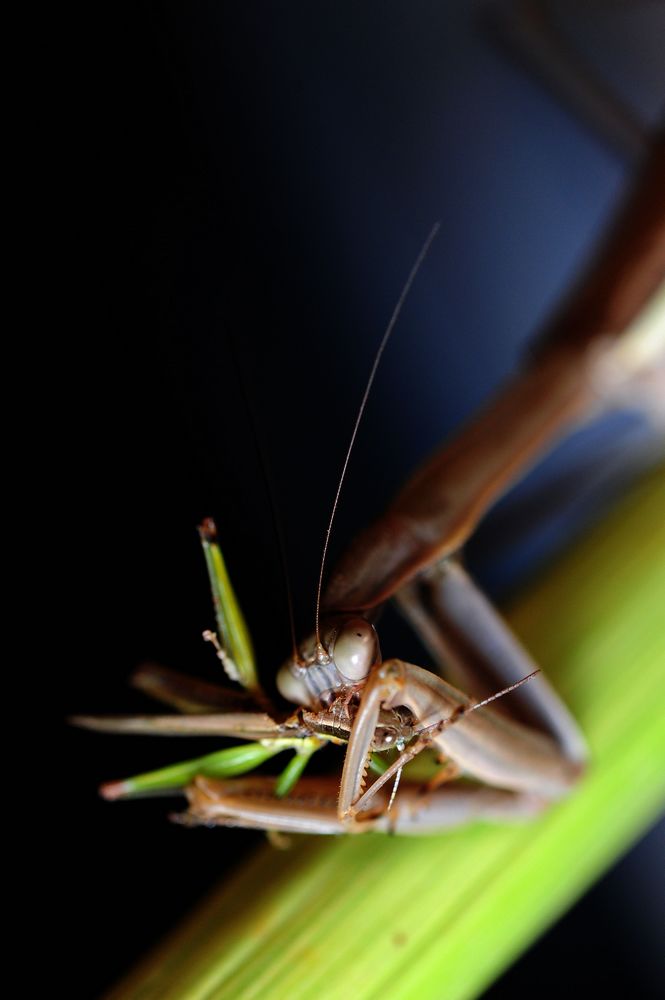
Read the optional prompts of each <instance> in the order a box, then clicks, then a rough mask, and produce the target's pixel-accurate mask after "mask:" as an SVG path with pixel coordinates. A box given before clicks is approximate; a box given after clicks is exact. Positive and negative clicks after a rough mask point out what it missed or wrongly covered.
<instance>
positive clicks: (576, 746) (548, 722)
mask: <svg viewBox="0 0 665 1000" xmlns="http://www.w3.org/2000/svg"><path fill="white" fill-rule="evenodd" d="M396 600H397V603H398V605H399V607H400V609H401V611H402V612H403V613H404V615H405V616H406V618H407V619H408V620H409V621H410V623H411V624H412V625H413V626H414V628H415V629H416V631H417V632H418V634H419V635H420V637H421V639H422V640H423V642H424V644H425V646H426V647H427V648H428V650H429V652H430V653H431V655H432V656H433V658H434V660H435V662H436V664H437V666H438V668H439V669H440V670H441V672H442V673H443V674H445V676H450V679H451V680H452V681H453V682H454V683H456V684H459V685H460V686H462V687H464V689H465V690H467V691H471V692H472V693H473V695H474V696H475V697H478V698H485V697H487V696H488V695H489V694H491V693H492V692H494V691H496V690H497V689H499V688H502V687H506V686H507V685H509V684H514V683H515V682H516V681H518V680H520V679H521V678H522V677H526V676H527V675H528V674H530V673H532V672H533V671H534V670H536V665H535V663H534V661H533V660H532V659H531V657H530V656H529V654H528V653H527V651H526V650H525V649H524V647H523V646H522V645H521V644H520V642H519V640H518V639H517V637H516V636H515V635H514V634H513V633H512V632H511V630H510V628H509V627H508V625H507V624H506V622H505V621H504V620H503V618H502V617H501V616H500V615H499V613H498V612H497V611H496V610H495V608H494V607H493V605H492V604H491V602H490V601H489V600H488V599H487V597H485V595H484V594H483V593H482V591H481V590H480V588H479V587H477V586H476V584H475V583H474V582H473V580H472V579H471V577H470V576H469V574H468V573H467V572H466V570H465V569H464V567H463V566H462V565H461V564H460V562H459V561H458V560H457V559H446V560H443V561H442V562H440V563H438V564H437V565H436V566H434V567H432V568H431V569H430V570H428V571H427V572H426V573H424V574H422V575H421V576H420V577H419V578H418V579H417V580H415V581H413V582H411V583H409V584H407V585H406V586H405V587H403V588H402V589H401V590H400V591H399V592H398V594H397V595H396ZM500 708H501V709H505V710H507V711H510V712H511V714H512V715H515V716H517V717H518V718H520V720H521V721H523V722H526V723H527V724H528V725H534V726H536V727H537V728H538V729H540V730H542V731H543V732H545V733H547V734H548V736H551V737H552V738H553V739H554V740H555V741H556V743H557V744H558V746H559V747H560V749H561V753H562V754H563V755H564V756H566V757H567V758H568V759H569V760H571V761H573V762H576V763H582V762H583V761H585V760H586V756H587V752H586V744H585V742H584V737H583V736H582V734H581V732H580V730H579V728H578V726H577V723H576V722H575V720H574V718H573V717H572V715H571V714H570V712H569V711H568V709H567V708H566V707H565V705H564V704H563V702H562V701H561V699H560V698H559V697H558V695H557V694H556V692H555V690H554V688H553V687H552V685H551V684H550V683H549V681H548V680H547V678H546V677H545V676H544V674H543V673H542V672H540V673H538V675H537V676H536V677H534V678H533V679H532V680H531V681H530V682H529V683H528V684H525V685H523V686H521V687H520V688H518V689H517V690H516V691H515V692H514V694H512V695H511V697H510V699H508V701H506V702H505V703H504V704H501V706H500Z"/></svg>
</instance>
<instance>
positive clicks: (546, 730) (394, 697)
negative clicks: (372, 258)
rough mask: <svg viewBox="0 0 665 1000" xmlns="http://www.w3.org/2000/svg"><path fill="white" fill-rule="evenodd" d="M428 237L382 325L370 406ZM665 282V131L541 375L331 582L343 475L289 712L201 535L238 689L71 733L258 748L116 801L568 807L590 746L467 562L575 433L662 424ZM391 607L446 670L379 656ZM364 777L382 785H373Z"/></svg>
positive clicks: (192, 805) (428, 470)
mask: <svg viewBox="0 0 665 1000" xmlns="http://www.w3.org/2000/svg"><path fill="white" fill-rule="evenodd" d="M433 235H434V231H433V233H432V234H430V239H428V241H427V243H426V244H425V246H424V248H423V251H422V252H421V255H420V257H419V259H418V261H417V262H416V264H415V265H414V268H413V270H412V272H411V275H410V276H409V279H408V281H407V283H406V285H405V288H404V291H403V293H402V296H401V297H400V301H399V302H398V305H397V308H396V310H395V313H394V315H393V318H392V320H391V322H390V324H389V326H388V328H387V330H386V334H385V336H384V339H383V341H382V344H381V347H380V349H379V353H378V355H377V358H376V361H375V365H374V368H373V370H372V375H371V376H370V382H369V384H368V387H367V392H368V391H369V388H370V386H371V382H372V379H373V376H374V373H375V371H376V365H377V364H378V361H379V359H380V356H381V353H382V351H383V349H384V347H385V345H386V342H387V338H388V337H389V336H390V333H391V332H392V328H393V326H394V322H395V320H396V319H397V315H398V313H399V310H400V307H401V303H402V302H403V300H404V297H405V295H406V294H407V292H408V291H409V288H410V286H411V284H412V282H413V280H414V278H415V276H416V272H417V270H418V266H419V264H420V262H421V260H422V258H423V256H424V254H425V253H426V251H427V248H428V245H429V242H430V240H431V238H432V236H433ZM664 279H665V144H664V142H663V138H662V137H661V138H659V139H657V140H656V141H655V142H654V144H653V149H652V152H651V154H650V156H649V158H648V161H647V163H646V165H645V167H644V169H643V172H642V174H641V177H640V179H639V181H638V183H637V184H636V186H635V189H634V191H633V192H632V194H631V196H630V198H629V199H628V201H627V203H626V205H625V206H624V208H623V210H622V211H621V213H620V214H619V216H618V218H617V219H616V220H615V224H614V227H613V230H612V232H611V234H610V236H609V238H608V239H607V240H606V241H605V242H604V243H603V245H602V247H601V249H600V252H599V253H598V255H597V257H596V258H595V260H594V261H593V262H592V264H591V267H590V268H589V270H588V271H587V273H586V275H585V276H584V279H583V281H582V282H581V283H580V285H579V287H578V289H577V290H576V291H575V292H574V294H573V296H572V297H571V298H570V299H569V301H568V302H567V303H566V304H565V305H564V307H563V309H562V311H561V312H560V313H559V315H558V316H557V317H556V318H555V320H554V322H553V323H552V325H551V327H550V329H549V330H548V331H546V334H545V336H544V337H543V338H542V340H541V342H540V344H539V347H538V349H537V350H536V351H535V352H534V353H533V355H532V357H531V359H530V361H529V362H528V364H526V365H525V367H524V369H523V370H522V372H521V373H520V374H518V375H517V376H516V377H515V378H514V379H513V380H512V381H511V382H510V383H509V384H508V385H506V386H505V388H504V389H503V390H502V391H501V392H500V393H499V394H498V395H497V397H496V398H495V399H494V400H493V401H492V402H490V403H489V405H488V406H487V407H486V408H485V409H484V410H483V411H482V412H481V413H480V414H479V415H478V416H477V417H476V418H475V419H474V420H472V422H471V423H470V424H468V425H467V426H466V427H465V428H463V429H462V430H461V432H459V433H458V435H457V436H456V437H454V438H453V439H452V440H451V441H450V442H448V443H446V444H444V445H443V447H442V448H441V449H439V450H438V451H437V452H436V453H435V454H434V455H433V457H432V458H430V459H429V461H428V462H426V463H425V465H423V466H422V467H421V468H420V469H419V470H418V471H417V472H416V473H415V474H414V475H413V477H412V478H411V479H410V480H409V481H408V482H407V484H406V485H405V487H404V488H403V489H402V490H401V491H400V493H399V494H398V496H397V497H396V498H395V500H394V501H393V502H392V503H391V504H390V506H389V507H388V509H387V510H386V512H385V513H384V514H383V515H382V516H381V517H380V518H379V519H378V520H377V521H375V522H374V523H373V524H372V525H371V526H370V527H369V528H368V529H367V530H366V531H365V532H364V533H362V534H361V535H360V536H359V537H358V538H357V539H356V540H355V541H354V542H353V544H352V545H351V547H350V548H349V549H348V550H347V552H346V553H345V554H344V555H343V556H342V558H341V560H340V562H339V563H338V565H337V567H336V569H335V570H334V571H333V573H332V574H331V575H330V578H329V580H328V583H327V586H326V587H325V588H323V577H324V568H325V555H326V550H327V541H328V537H329V534H330V529H331V526H332V519H333V517H334V512H335V507H336V502H337V498H338V497H339V489H341V485H342V481H343V478H344V472H343V474H342V478H341V480H340V486H339V489H338V494H337V498H336V501H335V505H334V506H333V515H332V516H331V521H330V524H329V526H328V533H327V536H326V545H325V546H324V556H323V559H322V564H321V574H320V578H319V593H318V596H317V605H316V621H315V628H314V632H313V634H312V635H311V636H309V637H308V638H306V639H305V641H304V642H302V643H295V642H294V648H293V651H292V654H291V656H290V657H289V659H288V660H287V661H286V662H285V663H284V664H283V665H282V667H281V669H280V671H279V673H278V677H277V688H278V690H279V693H280V695H281V696H282V698H283V699H284V703H290V707H289V708H284V707H282V708H277V707H276V706H274V705H273V704H272V701H271V699H269V698H268V696H267V695H266V694H265V692H264V691H263V689H262V687H261V686H260V684H259V682H258V679H257V675H256V671H255V669H254V665H253V660H252V654H251V643H250V640H249V637H248V635H247V632H246V627H245V625H244V621H243V619H242V615H241V614H240V611H239V608H238V606H237V602H236V600H235V597H234V595H233V592H232V589H231V587H230V583H229V580H228V576H227V573H226V568H225V566H224V563H223V560H222V557H221V552H220V550H219V548H218V546H217V539H216V530H215V527H214V524H213V523H212V522H205V523H204V524H203V525H202V526H201V529H200V533H201V540H202V543H203V547H204V551H205V553H206V560H207V563H208V569H209V573H210V577H211V582H212V587H213V596H214V598H215V604H216V609H217V612H218V615H217V617H218V628H219V634H215V633H207V634H206V638H208V639H209V640H210V641H211V642H212V643H213V644H214V645H215V646H216V649H217V652H218V655H219V658H220V660H221V661H222V664H223V665H224V667H225V669H226V672H227V674H229V675H230V676H231V677H232V678H233V679H235V680H238V681H240V683H241V686H242V687H243V688H244V691H235V690H229V689H224V688H221V687H217V686H215V685H209V684H204V683H202V682H201V683H199V682H196V681H192V680H191V679H187V678H184V677H182V676H180V675H176V674H174V673H172V672H170V671H166V670H164V669H162V668H156V667H148V668H143V669H142V670H141V671H140V672H139V674H138V675H137V676H136V678H135V683H136V684H137V685H138V686H139V687H141V688H142V689H143V690H145V691H147V692H148V693H151V694H153V695H154V696H156V697H158V698H159V699H160V700H162V701H165V702H167V703H168V704H170V705H171V706H175V707H177V708H179V709H180V710H181V711H183V712H184V714H182V715H162V716H141V717H127V718H122V717H114V718H98V719H95V718H92V717H81V718H78V719H77V720H76V721H77V722H78V723H79V724H82V725H85V726H88V727H90V728H97V729H105V730H113V731H120V732H134V733H174V734H175V733H178V734H191V735H195V734H206V735H219V736H225V737H235V738H242V739H245V740H247V741H248V744H247V746H245V747H231V748H227V749H226V750H222V751H220V752H219V753H218V754H212V755H209V757H208V758H200V759H197V760H195V761H191V762H187V764H186V765H182V766H180V767H178V766H175V767H174V768H170V769H165V770H164V771H163V772H154V773H153V774H150V775H144V776H139V778H137V779H129V780H126V781H120V782H111V783H109V784H107V785H105V786H103V788H102V793H103V794H104V795H105V797H107V798H110V799H114V798H120V797H123V796H125V795H132V794H137V793H141V792H148V791H155V790H163V789H170V788H174V787H181V788H182V790H183V791H184V793H185V795H186V796H187V799H188V803H189V808H188V811H187V812H186V813H184V814H182V815H179V816H178V817H177V818H178V819H179V820H180V821H181V822H183V823H185V824H188V825H197V824H204V825H209V826H215V825H221V826H241V827H250V828H258V829H263V830H267V831H283V832H286V833H313V834H336V833H351V834H357V833H363V832H366V831H368V830H375V831H380V832H392V833H398V834H406V835H408V834H420V833H431V832H437V831H440V830H444V829H449V828H451V827H454V826H457V825H459V824H461V823H465V822H468V821H470V820H474V819H490V820H499V821H511V820H519V819H521V818H525V817H529V816H532V815H535V814H537V813H539V812H540V811H541V810H542V809H544V808H546V807H547V806H548V805H549V804H550V803H552V802H554V801H556V800H557V799H560V798H562V797H563V796H565V795H566V794H568V792H569V791H570V790H571V789H572V788H573V787H574V785H575V783H576V782H577V781H578V780H579V779H580V777H581V776H582V775H583V773H584V767H585V763H586V756H587V752H586V747H585V742H584V737H583V735H582V734H581V733H580V731H579V729H578V727H577V724H576V723H575V720H574V719H573V717H572V716H571V714H570V713H569V711H568V709H567V708H566V707H565V706H564V704H563V703H562V702H561V700H560V699H559V698H558V696H557V694H556V693H555V691H554V690H553V688H552V687H551V686H550V685H549V683H548V682H547V680H546V679H545V677H544V676H543V674H542V673H541V672H538V670H537V668H536V665H535V664H534V663H533V662H532V660H531V659H530V657H529V655H528V653H527V652H526V651H525V650H524V649H523V648H522V647H521V646H520V644H519V642H518V640H517V639H516V638H515V637H514V636H513V635H512V634H511V632H510V631H509V629H508V627H507V625H506V624H505V623H504V622H503V621H502V619H501V617H500V616H499V614H498V613H497V612H496V611H495V610H494V608H493V607H492V605H491V603H490V602H489V600H488V599H487V598H486V597H485V596H484V595H483V593H482V592H481V591H480V589H479V588H478V587H477V585H476V584H475V583H474V581H473V579H472V578H471V577H470V575H469V574H468V573H467V571H466V570H465V568H464V565H463V562H462V558H461V553H462V550H463V547H464V544H465V542H466V541H467V540H468V538H469V537H470V535H471V534H472V532H473V531H474V529H475V527H476V525H477V524H478V522H479V520H480V519H481V517H482V516H483V515H484V513H485V512H486V511H487V510H488V509H489V508H490V507H491V506H492V504H493V503H494V502H495V500H496V499H498V497H499V496H501V495H502V493H504V492H505V491H506V490H507V488H508V487H509V486H510V485H511V484H512V483H513V482H515V481H516V480H517V479H518V478H519V477H520V476H521V475H522V474H523V473H524V472H525V471H526V470H527V469H528V468H530V466H531V465H532V464H533V463H534V462H535V461H536V460H537V459H538V457H539V456H540V455H541V454H543V453H544V452H546V451H547V449H548V448H549V447H551V446H552V444H553V443H554V442H556V441H557V440H558V439H560V438H561V437H562V436H564V435H565V434H566V433H567V432H569V431H571V430H572V429H573V428H575V427H576V426H578V425H579V424H580V423H581V422H583V421H585V420H587V419H589V418H591V417H593V416H595V415H597V414H599V413H601V412H603V410H605V409H607V408H610V407H614V406H621V405H625V404H626V403H630V404H631V405H635V403H636V402H637V405H639V406H640V407H642V408H644V409H646V410H647V411H648V412H650V413H652V414H654V416H655V418H656V419H657V417H658V408H659V405H660V406H661V408H662V398H663V393H664V392H665V387H664V366H665V331H663V330H662V329H657V330H656V333H655V334H654V332H653V327H651V328H649V332H648V333H646V334H645V332H644V329H643V328H641V327H640V326H639V325H636V323H635V321H636V320H637V318H638V316H639V314H640V313H642V311H643V310H644V309H645V308H649V307H650V306H651V305H652V304H653V302H654V301H655V300H656V298H657V296H662V285H663V281H664ZM367 392H366V394H365V400H366V398H367ZM365 400H364V401H363V406H364V402H365ZM362 412H363V407H361V410H360V413H359V415H358V421H357V422H356V430H357V426H358V422H359V420H360V418H361V416H362ZM353 437H355V430H354V435H353ZM352 444H353V438H352V442H351V445H352ZM349 453H350V449H349ZM349 453H347V462H348V455H349ZM345 469H346V463H345ZM388 600H394V601H395V602H396V603H397V605H398V607H399V609H400V610H401V612H402V613H403V615H404V616H405V618H406V619H407V621H408V622H409V623H410V624H411V625H412V626H413V627H414V629H415V630H416V631H417V632H418V633H419V635H420V636H421V638H422V640H423V642H424V644H425V645H426V647H427V648H428V650H429V652H430V654H431V656H432V658H433V660H434V662H435V664H436V667H437V669H438V670H439V671H440V674H441V675H439V673H433V672H431V671H428V670H425V669H423V668H422V667H420V666H416V665H414V664H411V663H408V662H405V661H403V660H401V659H398V658H395V657H391V658H388V659H383V658H382V655H381V651H380V647H379V641H378V636H377V631H376V627H375V626H376V624H377V618H378V615H379V612H380V609H381V607H382V606H383V605H384V604H385V603H386V602H387V601H388ZM444 676H445V677H446V679H443V677H444ZM451 682H453V683H454V684H455V685H456V686H453V683H451ZM499 699H500V700H499ZM331 743H332V744H337V745H341V746H342V747H345V750H344V760H343V767H342V773H341V777H337V776H336V775H333V776H330V777H314V776H311V775H305V776H303V771H304V769H305V767H306V765H307V763H308V761H309V760H310V758H311V757H312V756H313V754H314V753H316V752H317V751H318V750H319V749H321V748H322V747H323V746H326V745H328V744H331ZM284 750H290V751H295V753H294V756H293V758H292V760H291V761H290V763H289V764H288V765H287V766H286V768H285V769H284V771H283V772H282V774H281V775H280V776H279V778H277V779H274V778H272V777H266V776H263V775H261V776H252V775H250V774H248V773H247V772H249V771H250V770H253V769H254V768H255V767H256V766H258V765H259V764H261V763H263V761H265V760H267V759H269V758H270V757H272V756H273V755H275V754H277V753H279V752H282V751H284ZM420 754H426V755H428V756H430V757H431V756H432V755H434V757H435V759H436V762H437V764H438V765H439V767H438V770H435V771H434V774H433V776H431V777H430V778H429V780H428V781H427V782H423V780H422V778H421V779H419V780H416V779H415V778H413V777H411V776H410V773H411V774H413V769H412V768H411V771H410V768H409V765H410V764H411V762H412V761H413V760H414V758H416V757H418V756H419V755H420ZM386 759H387V760H388V764H387V765H386V764H385V763H382V761H385V760H386ZM370 766H373V767H374V768H375V769H377V770H378V771H379V772H380V773H379V775H378V776H375V778H374V780H373V781H372V782H370V781H369V779H368V772H369V769H370ZM403 771H404V780H401V781H400V778H401V775H402V772H403ZM460 779H461V780H460Z"/></svg>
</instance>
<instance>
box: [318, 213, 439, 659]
mask: <svg viewBox="0 0 665 1000" xmlns="http://www.w3.org/2000/svg"><path fill="white" fill-rule="evenodd" d="M440 227H441V223H440V222H436V223H435V224H434V225H433V226H432V229H431V231H430V234H429V236H428V237H427V239H426V240H425V242H424V243H423V246H422V249H421V251H420V253H419V254H418V256H417V258H416V261H415V263H414V265H413V267H412V268H411V272H410V274H409V277H408V278H407V279H406V282H405V284H404V287H403V288H402V291H401V294H400V297H399V299H398V300H397V305H396V306H395V308H394V309H393V314H392V316H391V317H390V321H389V323H388V326H387V327H386V330H385V333H384V334H383V338H382V340H381V343H380V344H379V349H378V351H377V352H376V355H375V357H374V363H373V364H372V370H371V371H370V373H369V378H368V380H367V385H366V386H365V392H364V394H363V398H362V402H361V403H360V408H359V410H358V416H357V417H356V422H355V425H354V428H353V433H352V434H351V440H350V441H349V447H348V448H347V451H346V458H345V459H344V465H343V466H342V473H341V475H340V477H339V482H338V484H337V492H336V494H335V499H334V501H333V505H332V511H331V513H330V520H329V521H328V527H327V529H326V537H325V541H324V543H323V554H322V556H321V568H320V570H319V582H318V585H317V588H316V613H315V616H314V632H315V635H316V658H317V660H318V661H319V662H320V663H321V662H322V663H326V662H327V660H328V654H327V653H326V651H325V650H324V648H323V646H322V645H321V635H320V630H319V624H320V621H319V619H320V611H321V591H322V589H323V572H324V569H325V565H326V556H327V554H328V543H329V541H330V533H331V531H332V526H333V521H334V520H335V514H336V513H337V506H338V504H339V497H340V493H341V492H342V486H343V484H344V478H345V476H346V470H347V468H348V465H349V459H350V458H351V452H352V451H353V446H354V444H355V443H356V436H357V434H358V427H359V426H360V421H361V420H362V416H363V413H364V412H365V407H366V406H367V399H368V397H369V394H370V390H371V388H372V383H373V382H374V376H375V375H376V371H377V368H378V367H379V363H380V361H381V356H382V354H383V352H384V350H385V348H386V344H387V343H388V340H389V339H390V335H391V333H392V332H393V330H394V328H395V324H396V323H397V320H398V319H399V314H400V313H401V311H402V306H403V305H404V303H405V301H406V298H407V295H408V294H409V292H410V291H411V286H412V284H413V282H414V280H415V277H416V275H417V274H418V271H419V270H420V267H421V265H422V263H423V261H424V260H425V257H426V256H427V254H428V252H429V248H430V247H431V245H432V243H433V241H434V238H435V236H436V235H437V233H438V232H439V229H440Z"/></svg>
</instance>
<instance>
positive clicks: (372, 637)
mask: <svg viewBox="0 0 665 1000" xmlns="http://www.w3.org/2000/svg"><path fill="white" fill-rule="evenodd" d="M330 654H331V656H332V658H333V660H334V661H335V666H336V667H337V669H338V670H339V672H340V674H342V676H343V677H345V678H346V680H349V681H355V682H358V681H362V680H364V679H365V678H366V677H367V674H368V673H369V671H370V667H371V666H372V664H373V663H375V662H376V660H377V658H378V655H379V640H378V638H377V635H376V631H375V630H374V626H373V625H370V623H369V622H368V621H365V619H364V618H351V619H350V620H349V621H347V622H345V623H344V625H343V626H342V627H341V628H340V630H339V632H338V633H337V635H336V636H335V640H334V643H333V645H332V648H331V650H330Z"/></svg>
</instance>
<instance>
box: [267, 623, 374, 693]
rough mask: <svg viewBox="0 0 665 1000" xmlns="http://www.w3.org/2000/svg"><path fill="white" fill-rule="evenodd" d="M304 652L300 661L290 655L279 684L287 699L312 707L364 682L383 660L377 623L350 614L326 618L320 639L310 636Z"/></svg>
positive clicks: (279, 688)
mask: <svg viewBox="0 0 665 1000" xmlns="http://www.w3.org/2000/svg"><path fill="white" fill-rule="evenodd" d="M301 655H302V659H301V660H300V662H297V661H296V660H294V659H289V660H287V662H286V663H285V664H284V665H283V666H282V667H281V669H280V671H279V673H278V675H277V688H278V690H279V693H280V694H281V695H282V697H284V698H286V699H287V701H291V702H294V703H295V704H297V705H309V706H310V707H315V706H318V705H320V704H324V705H325V704H326V703H327V702H329V701H330V700H331V698H332V697H334V696H335V695H337V694H338V693H339V692H340V691H341V690H343V689H345V688H347V689H348V688H353V687H357V686H359V685H361V684H363V683H364V682H365V680H366V678H367V675H368V674H369V672H370V669H371V668H372V667H373V666H374V664H376V663H378V662H380V660H381V653H380V651H379V639H378V636H377V634H376V630H375V628H374V626H373V625H372V624H370V622H368V621H367V619H365V618H360V617H348V616H347V617H344V618H332V619H330V620H329V621H327V622H325V623H324V627H323V628H322V630H321V641H320V643H317V641H316V636H314V635H312V636H310V637H309V639H308V640H307V641H306V642H305V643H304V645H303V648H302V650H301Z"/></svg>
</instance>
